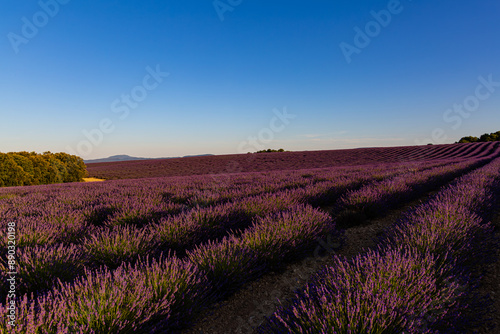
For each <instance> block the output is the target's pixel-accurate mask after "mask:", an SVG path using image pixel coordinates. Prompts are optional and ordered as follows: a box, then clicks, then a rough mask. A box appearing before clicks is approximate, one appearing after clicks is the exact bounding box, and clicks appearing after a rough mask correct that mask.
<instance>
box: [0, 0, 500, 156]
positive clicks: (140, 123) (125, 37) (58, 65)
mask: <svg viewBox="0 0 500 334" xmlns="http://www.w3.org/2000/svg"><path fill="white" fill-rule="evenodd" d="M372 11H374V12H375V13H379V14H377V15H379V17H378V20H379V21H376V19H375V17H374V15H373V12H372ZM381 11H382V12H381ZM0 13H1V14H0V18H1V19H0V35H1V39H0V73H1V74H0V92H1V93H0V111H1V115H2V117H1V123H0V151H1V152H9V151H22V150H25V151H37V152H43V151H48V150H50V151H52V152H60V151H63V152H69V153H76V154H79V155H80V156H82V157H84V158H86V159H91V158H101V157H106V156H109V155H114V154H129V155H134V156H143V157H167V156H179V155H188V154H203V153H213V154H230V153H238V152H242V151H255V150H257V149H258V148H261V147H266V148H268V147H271V148H284V149H287V150H324V149H336V148H351V147H372V146H401V145H414V144H416V143H422V144H423V143H425V144H426V143H428V142H434V143H441V142H442V143H452V142H454V141H456V140H458V139H459V138H460V137H462V136H465V135H481V134H483V133H485V132H494V131H498V130H500V38H499V32H500V20H499V17H500V3H499V2H498V1H497V0H481V1H477V2H471V1H465V0H459V1H451V0H443V1H424V0H413V1H410V0H402V1H400V2H398V1H394V0H393V1H331V0H329V1H326V0H325V1H323V0H318V1H290V0H288V1H260V0H254V1H250V0H243V1H241V0H220V1H215V2H214V1H213V0H204V1H201V0H197V1H194V0H184V1H170V0H163V1H160V0H157V1H152V0H144V1H130V0H128V1H127V0H120V1H118V0H107V1H82V0H59V2H57V1H56V0H42V1H40V2H39V1H32V0H27V1H12V0H10V1H2V2H1V4H0ZM387 14H389V15H390V17H389V16H388V15H387ZM377 15H375V16H377ZM356 27H357V28H356ZM360 31H361V33H359V32H360ZM365 34H367V35H365ZM363 35H364V36H363ZM155 71H157V72H160V73H159V74H158V73H157V74H155V75H153V76H152V75H151V74H150V72H155ZM167 72H168V75H167V74H166V73H167ZM155 77H156V79H155ZM479 77H482V78H483V79H482V80H479V79H478V78H479ZM488 81H490V83H489V84H488V83H487V82H488ZM491 81H492V82H491ZM455 104H456V105H457V107H456V109H454V105H455ZM464 104H465V107H461V105H464ZM467 110H469V111H467ZM284 111H286V113H287V114H289V115H294V118H292V117H291V116H285V117H284V118H283V116H282V117H281V118H283V119H284V120H283V119H280V118H278V117H277V116H276V115H277V114H281V115H283V113H284ZM287 117H288V118H287ZM100 126H101V127H102V129H99V127H100ZM439 129H440V130H439ZM85 131H86V132H87V136H86V135H85V134H84V132H85ZM433 133H434V139H433V138H432V135H433ZM249 138H250V139H249ZM444 138H446V139H444ZM251 139H253V140H251Z"/></svg>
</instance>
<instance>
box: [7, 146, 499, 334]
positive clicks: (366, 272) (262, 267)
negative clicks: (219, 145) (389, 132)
mask: <svg viewBox="0 0 500 334" xmlns="http://www.w3.org/2000/svg"><path fill="white" fill-rule="evenodd" d="M88 170H89V173H90V176H91V177H96V178H103V179H106V180H107V181H104V182H95V183H71V184H60V185H47V186H32V187H12V188H4V189H0V221H1V228H2V230H3V231H7V229H8V223H11V222H14V223H15V240H16V247H17V254H16V261H17V262H16V271H17V274H16V291H15V293H16V296H17V297H16V307H17V314H16V326H15V327H8V326H7V323H6V321H2V322H1V323H0V330H1V331H2V332H5V333H182V332H186V333H189V332H190V331H193V328H199V326H202V327H200V330H202V329H201V328H203V326H204V325H202V323H206V322H207V321H208V322H216V321H217V319H216V317H214V316H213V315H212V316H211V315H210V313H209V311H210V310H212V309H214V308H215V306H220V308H221V309H223V308H224V304H225V303H226V304H227V303H231V299H232V298H234V296H235V295H237V294H238V293H239V291H241V290H243V289H245V288H246V287H247V286H249V285H251V284H253V283H254V282H256V281H257V280H259V279H261V278H263V277H267V276H269V275H274V276H275V277H280V274H281V273H283V272H286V270H287V267H289V266H293V265H294V263H297V261H301V260H303V259H307V258H309V259H312V260H311V261H315V260H316V259H318V258H319V256H320V255H319V254H318V253H319V252H318V243H319V242H320V241H321V240H330V241H332V242H331V245H332V246H331V247H330V248H331V249H329V254H326V257H328V261H327V262H328V264H326V265H325V266H322V267H320V268H318V272H317V273H315V274H314V275H312V277H311V278H310V279H308V282H307V284H304V285H302V286H299V287H298V289H297V290H296V291H295V292H294V294H293V296H292V298H290V299H287V300H281V299H280V303H279V306H278V307H276V308H275V309H273V310H272V312H269V314H268V317H267V319H265V321H263V322H262V321H260V322H258V323H255V322H252V321H251V319H248V318H246V319H243V322H241V323H239V324H236V325H233V326H232V327H225V328H219V329H217V331H216V329H213V328H210V330H212V331H211V332H210V331H209V327H210V326H209V325H208V326H207V327H206V329H205V330H206V331H207V332H210V333H212V332H213V333H215V332H219V333H225V332H227V333H233V332H234V333H238V332H240V333H241V332H244V331H245V332H255V333H448V332H450V333H451V332H468V331H471V330H472V328H478V326H479V325H484V323H486V320H487V319H486V316H484V317H482V314H481V312H479V310H483V309H484V305H485V304H482V305H478V304H477V302H476V301H477V300H478V299H477V298H476V297H477V295H476V292H477V291H481V290H480V289H476V287H477V286H479V285H480V284H481V275H482V273H483V269H484V268H486V267H487V266H488V265H490V264H491V263H493V260H494V257H493V256H491V255H492V254H494V252H495V249H496V246H497V245H496V239H495V236H496V235H495V233H494V232H495V230H494V227H493V225H492V224H491V223H490V220H491V219H492V218H493V217H494V214H495V212H496V209H497V208H496V204H497V203H498V200H499V198H500V186H499V185H500V143H498V142H490V143H470V144H456V145H433V146H418V147H396V148H374V149H359V150H339V151H324V152H282V153H268V154H267V153H266V154H262V155H256V154H248V155H247V154H245V155H234V156H220V157H199V158H184V159H168V160H161V161H156V160H152V161H134V162H127V163H103V164H92V165H91V166H89V167H88ZM110 179H116V180H111V181H109V180H110ZM118 179H120V180H118ZM403 208H404V209H403ZM397 210H401V211H402V212H401V215H400V216H398V217H397V219H394V220H393V221H391V222H390V224H388V226H387V229H385V230H384V231H383V233H380V234H379V235H378V238H377V240H376V242H375V245H374V246H373V247H372V248H371V249H366V250H363V251H360V252H359V254H356V255H355V256H353V257H351V258H347V257H342V256H340V255H338V254H336V252H337V251H341V250H342V249H345V248H347V247H350V246H351V245H350V243H351V242H352V239H349V238H346V235H347V234H348V232H349V230H351V229H355V228H357V227H359V226H370V224H371V223H372V222H373V220H375V219H380V218H384V217H391V213H394V212H395V211H397ZM354 242H355V241H354ZM7 247H8V244H7V238H2V239H1V241H0V249H1V250H2V254H1V262H0V267H1V269H2V271H1V275H2V277H1V281H2V282H7V279H8V278H9V275H8V271H9V265H8V263H7ZM323 255H324V254H323ZM318 261H323V260H319V259H318ZM8 292H9V291H8V290H7V289H2V290H0V294H1V295H0V298H1V300H2V304H1V305H0V312H1V313H2V315H4V314H5V316H3V317H4V319H7V317H6V315H7V314H8V312H9V310H8V306H9V305H8V304H7V302H6V301H8V300H9V297H8ZM255 302H256V303H259V300H256V301H255ZM225 312H231V311H230V310H227V311H225ZM235 312H237V311H235ZM486 315H487V314H486ZM225 316H228V317H231V315H230V314H229V315H228V314H225ZM211 317H212V318H211ZM473 320H476V321H478V322H479V323H473ZM196 326H198V327H196ZM483 327H484V326H483ZM486 327H487V326H486ZM197 332H198V333H199V330H198V331H197Z"/></svg>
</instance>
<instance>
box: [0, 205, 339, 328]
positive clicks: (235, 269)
mask: <svg viewBox="0 0 500 334" xmlns="http://www.w3.org/2000/svg"><path fill="white" fill-rule="evenodd" d="M332 229H334V225H333V222H332V220H331V218H330V217H329V216H328V215H327V214H325V213H322V212H319V211H317V210H316V209H313V208H311V207H309V206H298V207H295V208H291V209H289V210H287V211H285V212H280V213H277V214H272V215H269V216H267V217H264V218H260V219H258V221H256V222H255V223H254V224H253V225H252V227H251V228H249V229H248V230H246V231H245V232H244V233H243V234H242V235H241V236H240V237H239V238H236V237H234V236H231V237H227V238H224V239H223V240H222V241H221V242H219V243H213V242H209V243H206V244H203V245H200V246H198V247H197V248H196V249H194V250H192V251H189V252H188V255H187V257H186V258H185V259H178V258H176V257H175V256H166V257H164V258H160V259H159V260H147V259H144V260H140V261H139V262H137V263H136V264H135V265H130V264H124V265H122V266H121V267H119V268H118V269H117V270H115V271H112V272H111V271H109V270H108V269H106V268H103V269H101V270H98V271H94V272H90V271H86V273H85V276H84V277H82V278H80V279H77V280H76V281H75V282H74V283H72V284H68V283H62V284H60V286H59V287H58V288H56V289H53V290H52V291H50V292H49V293H48V294H46V295H43V296H40V297H38V298H37V299H36V300H29V299H28V297H27V295H25V296H24V297H23V298H22V300H21V302H20V305H19V308H18V318H19V322H18V324H17V326H16V327H15V328H14V329H12V328H11V329H10V331H9V332H10V333H37V332H41V333H128V332H130V333H132V332H135V333H154V332H164V331H173V330H176V329H180V328H182V327H184V326H186V325H187V324H189V322H190V321H191V320H192V319H193V317H194V316H195V315H196V314H197V313H199V312H200V311H202V310H203V309H205V308H206V307H207V305H210V304H211V303H213V302H215V301H218V300H220V299H221V298H222V297H223V296H224V295H225V294H227V293H228V292H230V291H233V290H234V289H236V288H237V287H239V286H241V285H242V284H244V283H245V282H247V281H248V280H249V279H251V278H254V277H257V276H259V275H261V274H262V272H265V271H267V270H269V269H270V268H271V266H272V264H273V263H275V262H279V261H283V260H284V259H286V258H287V257H289V256H292V255H293V254H294V253H297V252H298V251H300V250H303V249H306V248H307V247H308V246H310V245H311V244H312V243H313V242H314V240H316V238H317V237H318V236H319V235H322V234H324V233H325V232H326V231H332ZM5 311H6V306H5V305H0V313H2V314H4V313H5ZM0 328H1V329H2V330H4V331H6V332H7V328H5V323H2V324H0Z"/></svg>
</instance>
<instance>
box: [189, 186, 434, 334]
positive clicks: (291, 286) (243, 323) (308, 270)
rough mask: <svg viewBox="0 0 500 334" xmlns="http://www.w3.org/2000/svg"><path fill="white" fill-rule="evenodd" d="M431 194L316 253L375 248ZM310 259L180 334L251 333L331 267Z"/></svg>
mask: <svg viewBox="0 0 500 334" xmlns="http://www.w3.org/2000/svg"><path fill="white" fill-rule="evenodd" d="M434 193H435V192H431V193H428V194H427V195H425V196H423V197H421V198H419V199H418V200H415V201H412V202H410V203H407V204H406V205H405V206H403V207H401V208H399V209H396V210H392V211H390V212H389V214H387V215H386V216H384V217H382V218H379V219H374V220H370V221H368V222H367V223H366V224H365V225H363V226H358V227H353V228H349V229H347V230H345V235H344V237H345V245H344V247H342V248H341V249H338V248H337V247H338V244H337V243H336V241H335V240H331V239H330V240H329V239H325V240H321V241H319V242H318V247H317V248H316V250H317V251H319V250H320V249H321V250H322V251H323V253H326V252H325V250H327V251H328V252H330V253H335V254H338V255H341V256H346V257H347V258H352V257H354V256H356V255H358V254H359V253H361V252H363V251H365V250H367V249H368V248H370V247H373V246H375V245H376V239H377V236H378V235H380V234H381V233H382V232H383V231H384V230H385V229H386V228H387V227H388V226H390V225H392V224H393V223H394V222H396V220H397V219H398V218H399V217H400V216H401V214H402V213H404V212H405V211H407V210H408V209H409V208H411V207H412V206H415V205H418V204H420V203H421V201H422V202H425V201H426V200H427V199H428V198H429V196H431V195H432V194H434ZM317 251H316V252H315V253H316V256H314V255H313V256H310V257H308V258H306V259H304V260H302V261H300V262H296V263H291V264H289V265H288V266H287V267H286V269H285V270H284V271H283V272H279V273H268V274H266V275H264V276H263V277H261V278H260V279H258V280H256V281H253V282H251V283H250V284H248V285H247V286H245V287H243V288H242V289H241V290H240V291H238V292H236V293H235V294H234V295H232V296H231V297H229V299H228V300H225V301H222V302H220V303H218V304H215V305H213V307H212V311H211V312H209V313H207V314H205V315H203V316H202V318H201V319H199V321H198V322H197V324H195V326H194V327H193V328H191V329H188V330H185V331H183V332H182V333H183V334H202V333H203V334H229V333H231V334H232V333H238V334H243V333H245V334H246V333H249V334H250V333H255V330H254V329H255V328H256V327H258V326H259V325H260V324H261V323H262V322H263V321H264V319H265V317H266V316H270V315H271V314H272V313H274V311H275V310H276V307H277V306H278V305H279V302H278V300H282V301H285V300H287V299H289V298H292V297H293V296H294V290H295V289H298V288H300V287H303V286H304V285H305V284H306V283H307V281H308V279H309V278H310V276H311V275H312V274H314V273H316V272H317V271H319V270H320V269H321V268H322V267H324V266H325V265H329V264H332V257H331V256H328V254H326V256H321V255H318V253H317Z"/></svg>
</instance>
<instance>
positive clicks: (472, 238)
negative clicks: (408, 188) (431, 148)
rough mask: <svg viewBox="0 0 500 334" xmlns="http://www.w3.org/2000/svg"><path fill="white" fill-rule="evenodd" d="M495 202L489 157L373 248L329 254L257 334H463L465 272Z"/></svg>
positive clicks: (474, 260)
mask: <svg viewBox="0 0 500 334" xmlns="http://www.w3.org/2000/svg"><path fill="white" fill-rule="evenodd" d="M499 197H500V159H496V160H495V161H493V162H492V163H490V164H488V165H486V166H485V167H483V168H481V169H479V170H476V171H474V172H472V173H470V174H467V175H465V176H463V177H461V178H460V179H459V180H457V181H456V182H454V183H452V184H451V185H449V186H448V187H446V188H445V189H444V190H442V191H441V192H439V193H438V194H437V195H435V196H434V197H433V198H432V199H430V200H429V201H428V202H427V203H425V204H423V205H420V206H418V207H417V208H416V209H414V210H411V211H410V212H409V213H407V214H406V215H405V216H404V217H403V218H402V219H401V220H399V221H398V222H397V223H396V224H395V225H394V226H393V227H392V228H391V229H389V231H388V232H387V235H386V236H385V237H384V238H383V239H382V240H381V242H380V245H379V247H378V248H377V249H375V250H370V251H368V252H367V253H366V254H360V255H358V256H356V257H355V258H354V259H352V260H351V261H349V260H347V259H346V258H341V257H338V256H335V257H334V262H335V263H334V265H333V266H329V267H326V268H325V269H324V270H323V271H321V272H320V273H319V274H317V275H316V276H315V277H314V278H313V280H312V282H311V283H310V284H308V285H307V286H306V287H305V288H304V289H303V290H302V291H300V292H298V293H297V294H296V296H295V298H294V299H293V300H292V301H291V302H289V303H288V304H287V305H284V306H281V307H280V308H279V309H278V310H277V311H276V312H275V313H274V314H273V315H272V316H271V317H270V318H269V319H268V320H267V321H266V323H265V324H264V325H263V326H261V327H260V328H259V332H260V333H284V332H286V333H382V332H383V333H446V332H450V333H451V332H464V330H467V328H466V327H465V326H466V325H467V322H468V321H470V320H471V318H470V317H466V316H465V315H466V314H467V313H466V312H464V310H466V309H467V308H472V307H471V305H470V304H469V303H470V302H471V301H472V300H473V299H472V298H470V297H471V293H472V292H471V290H472V288H473V287H474V284H473V281H471V279H472V278H473V277H474V275H472V273H473V272H474V270H475V269H478V268H477V265H478V263H482V261H481V260H482V259H484V256H485V255H487V254H488V252H489V251H491V247H493V245H494V244H493V240H492V238H491V235H492V226H491V224H490V223H488V220H487V219H485V218H487V217H488V216H489V215H491V212H492V210H491V209H492V205H493V204H494V203H495V202H496V201H497V200H498V199H499ZM483 306H484V305H483ZM472 311H473V312H475V314H474V317H476V318H479V319H480V317H479V315H480V312H477V311H478V309H475V308H472Z"/></svg>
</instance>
